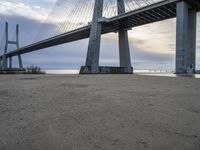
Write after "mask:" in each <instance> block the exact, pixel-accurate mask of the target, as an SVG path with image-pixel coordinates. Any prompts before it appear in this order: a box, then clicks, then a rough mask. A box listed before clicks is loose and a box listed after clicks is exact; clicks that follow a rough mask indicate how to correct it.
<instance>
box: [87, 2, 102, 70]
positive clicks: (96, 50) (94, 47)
mask: <svg viewBox="0 0 200 150" xmlns="http://www.w3.org/2000/svg"><path fill="white" fill-rule="evenodd" d="M102 13H103V0H95V6H94V14H93V20H92V25H91V30H90V39H89V45H88V52H87V58H86V64H85V65H86V66H85V67H86V72H87V73H98V72H99V55H100V43H101V30H102V25H101V23H99V22H98V19H99V18H102Z"/></svg>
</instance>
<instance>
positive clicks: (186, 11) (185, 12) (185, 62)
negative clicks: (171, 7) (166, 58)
mask: <svg viewBox="0 0 200 150" xmlns="http://www.w3.org/2000/svg"><path fill="white" fill-rule="evenodd" d="M176 7H177V9H176V11H177V12H176V14H177V16H176V17H177V20H176V73H177V74H182V73H188V72H190V73H195V67H196V25H197V12H196V11H195V10H194V9H190V8H191V6H190V4H188V3H187V2H185V1H180V2H178V3H177V6H176Z"/></svg>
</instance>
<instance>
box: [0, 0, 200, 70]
mask: <svg viewBox="0 0 200 150" xmlns="http://www.w3.org/2000/svg"><path fill="white" fill-rule="evenodd" d="M104 1H105V0H95V4H94V9H93V18H92V21H91V22H90V23H89V24H87V25H85V26H83V27H80V28H77V29H75V30H71V31H68V32H66V33H63V34H60V35H57V36H54V37H51V38H47V39H44V40H41V41H39V42H36V43H33V44H31V45H28V46H25V47H22V48H19V39H18V38H16V39H17V40H16V41H9V40H8V38H7V39H6V46H5V50H4V54H3V55H1V56H0V68H1V69H2V70H6V69H12V57H14V56H18V59H19V67H20V68H21V69H22V68H23V64H22V60H21V55H22V54H25V53H30V52H33V51H37V50H41V49H44V48H48V47H52V46H56V45H60V44H64V43H68V42H72V41H77V40H81V39H85V38H89V44H88V51H87V58H86V63H85V66H82V67H81V69H80V73H82V74H95V73H130V74H131V73H133V67H132V66H131V58H130V51H129V42H128V33H127V32H128V30H129V29H130V28H134V27H137V26H141V25H145V24H149V23H153V22H158V21H162V20H166V19H170V18H175V17H176V64H175V65H176V70H175V71H176V73H177V74H182V73H187V71H188V69H191V70H192V71H193V72H194V71H195V63H196V24H197V12H199V11H200V0H161V1H157V2H152V0H143V1H144V2H145V3H146V5H145V6H141V7H138V8H136V9H133V10H131V11H128V12H126V10H125V9H126V8H125V2H124V0H116V1H117V15H116V16H113V17H110V18H106V17H104V16H103V6H104V5H103V4H104ZM130 1H134V2H135V4H137V5H139V4H138V3H140V1H139V0H130ZM6 26H7V25H6ZM6 30H8V27H6ZM18 32H19V31H18V27H17V29H16V35H17V37H18ZM110 32H118V36H119V56H120V58H119V59H120V66H119V67H102V66H99V54H100V41H101V35H102V34H106V33H110ZM7 37H8V36H7ZM8 44H16V45H17V49H16V50H14V51H11V52H7V45H8ZM8 62H9V66H8Z"/></svg>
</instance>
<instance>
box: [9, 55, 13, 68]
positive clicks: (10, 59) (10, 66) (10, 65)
mask: <svg viewBox="0 0 200 150" xmlns="http://www.w3.org/2000/svg"><path fill="white" fill-rule="evenodd" d="M9 68H10V69H11V68H12V57H9Z"/></svg>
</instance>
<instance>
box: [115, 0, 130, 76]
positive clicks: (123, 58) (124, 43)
mask: <svg viewBox="0 0 200 150" xmlns="http://www.w3.org/2000/svg"><path fill="white" fill-rule="evenodd" d="M117 7H118V14H122V13H125V6H124V0H117ZM118 34H119V59H120V67H124V68H127V69H128V72H129V73H131V72H132V67H131V57H130V50H129V42H128V32H127V30H126V29H121V30H119V33H118Z"/></svg>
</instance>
